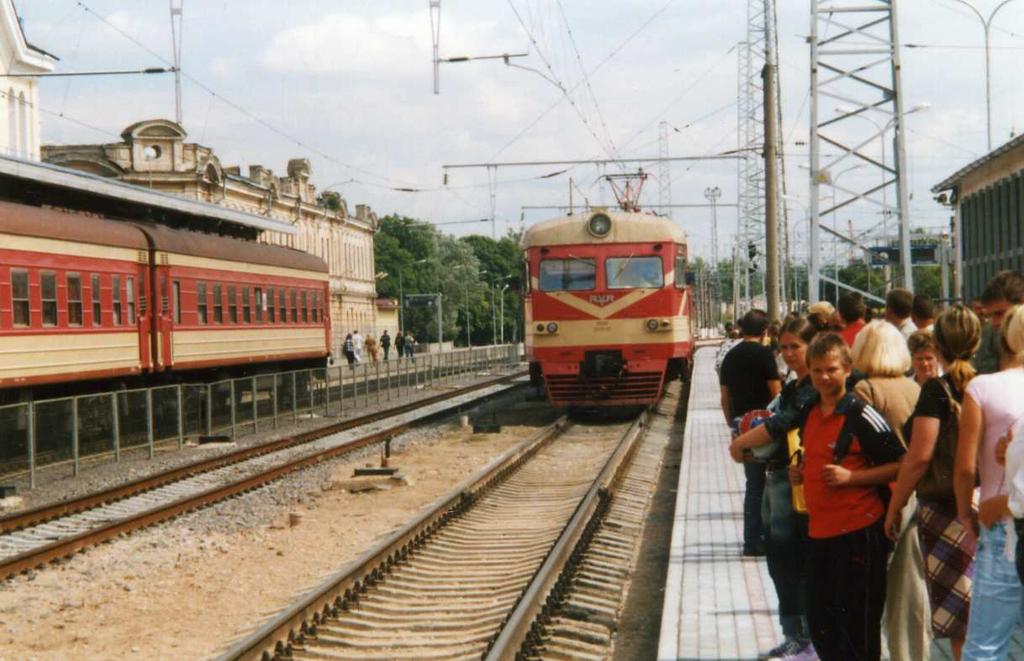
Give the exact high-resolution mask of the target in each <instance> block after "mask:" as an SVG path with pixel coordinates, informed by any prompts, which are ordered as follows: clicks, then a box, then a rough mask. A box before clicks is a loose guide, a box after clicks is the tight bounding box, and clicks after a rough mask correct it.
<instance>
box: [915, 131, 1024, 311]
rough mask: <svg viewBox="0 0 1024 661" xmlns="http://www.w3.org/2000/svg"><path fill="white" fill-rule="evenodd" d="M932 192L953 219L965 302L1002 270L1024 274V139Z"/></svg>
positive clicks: (980, 291)
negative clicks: (953, 216) (946, 205)
mask: <svg viewBox="0 0 1024 661" xmlns="http://www.w3.org/2000/svg"><path fill="white" fill-rule="evenodd" d="M932 193H934V194H937V195H940V197H939V201H940V202H944V203H946V204H949V205H951V206H952V207H953V209H954V211H955V214H956V216H955V218H956V220H955V226H956V235H957V238H958V243H959V246H960V255H959V258H960V260H961V262H960V269H959V273H958V278H962V294H961V296H962V298H963V299H964V300H966V301H970V300H972V299H974V298H976V297H977V296H979V295H980V294H981V293H982V291H984V289H985V283H987V282H988V280H989V278H991V277H992V276H993V275H995V274H996V273H997V272H999V271H1001V270H1003V269H1013V270H1015V271H1020V272H1024V135H1019V136H1017V137H1015V138H1013V139H1012V140H1010V141H1009V142H1007V143H1005V144H1004V145H1002V146H1001V147H998V148H997V149H995V150H993V151H992V152H990V153H988V154H986V155H985V156H982V157H981V158H979V159H977V160H976V161H974V162H972V163H969V164H968V165H965V166H964V167H963V168H961V169H960V170H958V171H957V172H955V173H953V174H952V175H950V176H949V177H947V178H946V179H945V180H943V181H942V182H940V183H938V184H936V185H935V186H934V187H933V188H932ZM941 196H945V197H944V198H943V197H941Z"/></svg>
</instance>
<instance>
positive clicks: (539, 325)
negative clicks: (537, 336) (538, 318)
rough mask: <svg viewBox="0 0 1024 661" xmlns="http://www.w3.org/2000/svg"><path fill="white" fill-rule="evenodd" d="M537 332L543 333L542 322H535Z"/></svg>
mask: <svg viewBox="0 0 1024 661" xmlns="http://www.w3.org/2000/svg"><path fill="white" fill-rule="evenodd" d="M537 332H538V333H543V332H544V324H537Z"/></svg>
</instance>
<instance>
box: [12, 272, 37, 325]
mask: <svg viewBox="0 0 1024 661" xmlns="http://www.w3.org/2000/svg"><path fill="white" fill-rule="evenodd" d="M11 298H12V302H13V303H14V325H15V326H29V325H31V321H32V320H31V318H30V316H29V305H28V271H17V270H13V269H12V270H11Z"/></svg>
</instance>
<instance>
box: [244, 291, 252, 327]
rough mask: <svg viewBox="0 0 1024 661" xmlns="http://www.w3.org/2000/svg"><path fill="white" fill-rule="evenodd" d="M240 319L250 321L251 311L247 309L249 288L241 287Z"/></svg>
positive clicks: (249, 322) (248, 322)
mask: <svg viewBox="0 0 1024 661" xmlns="http://www.w3.org/2000/svg"><path fill="white" fill-rule="evenodd" d="M242 321H243V322H245V323H247V324H251V323H252V311H251V310H250V309H249V288H248V287H242Z"/></svg>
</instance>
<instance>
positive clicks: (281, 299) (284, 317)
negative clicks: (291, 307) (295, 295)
mask: <svg viewBox="0 0 1024 661" xmlns="http://www.w3.org/2000/svg"><path fill="white" fill-rule="evenodd" d="M285 296H286V294H285V291H284V287H281V291H280V293H279V294H278V298H277V307H278V308H280V310H281V318H280V322H281V323H282V324H283V323H285V322H287V321H288V304H287V303H286V302H285Z"/></svg>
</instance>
